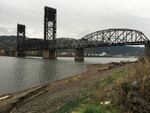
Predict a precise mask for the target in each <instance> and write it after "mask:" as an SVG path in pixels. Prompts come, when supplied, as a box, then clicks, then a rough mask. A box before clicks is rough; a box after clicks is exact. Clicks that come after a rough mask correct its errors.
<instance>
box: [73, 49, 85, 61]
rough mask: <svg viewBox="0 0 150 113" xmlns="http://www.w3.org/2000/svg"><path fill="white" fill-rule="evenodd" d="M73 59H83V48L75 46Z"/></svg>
mask: <svg viewBox="0 0 150 113" xmlns="http://www.w3.org/2000/svg"><path fill="white" fill-rule="evenodd" d="M75 61H84V49H83V48H77V49H76V50H75Z"/></svg>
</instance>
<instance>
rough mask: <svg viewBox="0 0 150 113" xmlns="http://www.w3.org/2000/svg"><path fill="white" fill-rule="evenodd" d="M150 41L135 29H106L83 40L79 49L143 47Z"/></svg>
mask: <svg viewBox="0 0 150 113" xmlns="http://www.w3.org/2000/svg"><path fill="white" fill-rule="evenodd" d="M148 40H149V39H148V38H147V37H146V36H145V35H144V34H143V33H142V32H141V31H137V30H133V29H106V30H101V31H96V32H94V33H91V34H88V35H86V36H84V37H83V38H81V40H80V42H79V45H78V46H79V47H85V48H87V47H92V46H93V47H100V46H121V45H142V44H144V43H145V42H147V41H148Z"/></svg>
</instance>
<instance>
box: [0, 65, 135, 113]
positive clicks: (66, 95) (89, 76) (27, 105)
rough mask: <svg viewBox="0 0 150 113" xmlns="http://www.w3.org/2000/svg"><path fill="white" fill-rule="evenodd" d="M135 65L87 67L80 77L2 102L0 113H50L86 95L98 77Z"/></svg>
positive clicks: (75, 76) (33, 90) (55, 83)
mask: <svg viewBox="0 0 150 113" xmlns="http://www.w3.org/2000/svg"><path fill="white" fill-rule="evenodd" d="M132 65H133V63H129V62H128V63H123V62H122V63H110V64H105V65H101V64H93V65H87V67H86V68H87V70H86V71H85V72H83V73H81V74H78V75H74V76H71V77H68V78H64V79H61V80H57V81H54V82H52V83H50V84H47V85H44V86H39V87H34V88H31V89H29V90H26V91H23V92H19V93H15V94H12V95H10V96H9V97H7V98H6V99H3V100H0V113H4V112H5V113H7V112H9V111H10V110H12V109H13V110H12V113H51V112H53V111H55V110H57V109H58V108H60V107H62V106H63V105H64V104H65V103H66V102H67V101H69V100H71V99H74V98H75V97H77V96H79V95H81V94H82V93H84V92H86V91H87V90H88V89H89V88H90V87H92V86H93V85H94V84H95V82H96V81H97V80H98V79H99V78H101V77H106V76H108V75H110V74H111V73H112V72H115V71H119V70H121V69H123V68H126V67H129V66H132Z"/></svg>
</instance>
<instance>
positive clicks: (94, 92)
mask: <svg viewBox="0 0 150 113" xmlns="http://www.w3.org/2000/svg"><path fill="white" fill-rule="evenodd" d="M128 72H129V69H125V70H121V71H119V72H114V73H113V74H112V75H110V76H109V77H107V78H101V79H100V80H98V81H97V82H96V84H95V86H94V87H93V88H92V89H90V90H89V91H88V92H87V93H86V94H83V95H82V96H80V97H78V98H76V99H75V100H72V101H70V102H68V103H66V104H65V106H63V107H62V108H60V109H59V110H57V111H55V112H54V113H119V112H120V111H119V108H118V107H117V106H116V105H114V102H113V101H114V100H113V98H116V97H115V95H116V94H115V90H114V89H113V87H114V84H116V83H117V82H118V81H120V80H121V79H122V78H123V77H124V76H126V75H128ZM105 101H110V102H111V103H110V104H109V105H104V104H102V102H105Z"/></svg>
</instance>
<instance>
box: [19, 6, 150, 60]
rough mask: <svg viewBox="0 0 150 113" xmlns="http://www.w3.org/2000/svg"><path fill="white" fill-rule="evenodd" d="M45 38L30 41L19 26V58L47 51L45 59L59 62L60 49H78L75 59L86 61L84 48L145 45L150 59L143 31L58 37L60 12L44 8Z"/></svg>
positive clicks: (146, 39)
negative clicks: (31, 52) (27, 52)
mask: <svg viewBox="0 0 150 113" xmlns="http://www.w3.org/2000/svg"><path fill="white" fill-rule="evenodd" d="M44 11H45V13H44V39H35V38H34V39H27V38H26V36H25V25H20V24H18V25H17V56H20V57H24V56H25V52H26V51H37V50H39V51H43V58H50V59H56V58H57V56H56V50H57V49H75V50H76V52H75V60H76V61H83V60H84V49H85V48H92V47H111V46H125V45H145V47H146V49H145V51H146V54H147V55H149V56H150V52H149V47H150V41H149V39H148V38H147V37H146V36H145V35H144V33H143V32H141V31H138V30H134V29H127V28H112V29H106V30H99V31H96V32H93V33H90V34H88V35H85V36H84V37H82V38H80V39H71V38H63V39H59V38H56V12H57V11H56V9H53V8H49V7H45V8H44Z"/></svg>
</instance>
